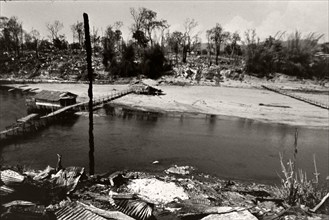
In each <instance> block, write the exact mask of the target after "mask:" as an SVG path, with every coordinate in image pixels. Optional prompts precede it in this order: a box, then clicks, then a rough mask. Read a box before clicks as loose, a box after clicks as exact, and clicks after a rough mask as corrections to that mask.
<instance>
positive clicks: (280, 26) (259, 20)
mask: <svg viewBox="0 0 329 220" xmlns="http://www.w3.org/2000/svg"><path fill="white" fill-rule="evenodd" d="M131 7H135V8H137V7H146V8H148V9H151V10H153V11H155V12H157V13H158V18H163V19H166V20H167V21H168V23H169V24H170V26H171V27H170V30H171V31H175V30H179V31H182V30H183V29H182V24H183V22H184V20H185V19H186V18H194V19H195V20H196V21H197V22H198V24H199V25H198V27H197V30H196V32H198V31H200V32H201V34H200V37H201V38H202V39H203V42H205V39H206V38H205V36H206V30H208V29H210V28H211V27H213V26H215V25H216V23H220V24H221V25H222V26H223V27H224V29H226V30H228V31H231V32H234V31H238V32H239V33H240V35H242V37H243V35H244V34H243V33H244V32H245V30H247V29H252V28H255V29H256V33H257V36H259V37H260V38H261V39H264V37H267V36H269V35H272V36H273V35H275V34H276V33H277V31H286V32H287V33H291V32H293V31H295V30H299V31H301V32H303V33H304V34H307V33H309V32H317V33H319V34H324V35H325V36H324V38H323V40H322V41H329V40H328V36H329V34H328V32H329V30H328V26H329V24H328V7H329V6H328V0H317V1H315V0H308V1H305V0H304V1H303V0H299V1H287V0H285V1H283V0H282V1H268V0H259V1H257V0H254V1H248V0H245V1H201V0H200V1H142V0H139V1H109V0H94V1H83V0H80V1H79V0H75V1H63V0H62V1H56V0H53V1H45V0H44V1H28V0H26V1H23V0H21V1H10V0H7V1H6V2H3V1H1V0H0V12H1V14H0V15H1V16H6V17H11V16H17V17H18V19H19V20H20V21H22V22H23V28H24V29H25V30H27V31H31V30H32V28H35V29H37V30H39V32H40V33H41V35H42V36H44V37H46V36H47V35H49V34H48V33H47V29H46V23H47V22H53V21H54V20H59V21H61V22H63V23H64V29H63V30H62V31H61V33H62V34H65V35H66V37H67V40H69V41H70V42H71V41H72V32H71V30H70V25H71V24H73V23H75V22H77V21H82V20H83V18H82V13H83V12H86V13H88V15H89V20H90V26H91V28H92V27H93V26H95V27H97V28H99V33H100V34H101V31H102V30H105V28H106V26H108V25H110V24H113V23H114V22H115V21H122V22H123V24H124V26H123V37H124V39H130V38H131V34H130V32H129V27H130V26H131V24H132V22H133V20H132V18H131V15H130V12H129V8H131Z"/></svg>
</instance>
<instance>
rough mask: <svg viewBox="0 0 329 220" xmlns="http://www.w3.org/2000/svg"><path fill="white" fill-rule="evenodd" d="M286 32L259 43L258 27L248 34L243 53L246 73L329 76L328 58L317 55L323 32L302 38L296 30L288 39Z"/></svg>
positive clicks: (304, 76)
mask: <svg viewBox="0 0 329 220" xmlns="http://www.w3.org/2000/svg"><path fill="white" fill-rule="evenodd" d="M283 35H284V33H281V34H280V33H278V34H277V35H276V36H274V37H272V36H269V37H268V38H266V40H265V41H264V42H260V41H259V39H256V31H255V30H249V31H247V32H246V33H245V36H246V45H245V46H246V47H245V51H244V56H245V61H246V70H247V72H251V73H256V74H257V75H259V76H269V75H270V74H272V73H275V72H280V73H284V74H287V75H292V76H298V77H301V78H310V77H318V78H324V77H326V73H328V70H329V69H328V57H327V58H326V57H323V56H316V53H317V52H320V51H321V50H322V49H321V46H320V45H319V44H318V41H319V40H320V39H321V37H322V35H317V34H315V33H310V34H309V35H307V36H306V37H304V38H302V34H301V33H300V32H298V31H296V32H295V33H293V34H291V35H289V37H288V39H287V40H283ZM323 52H325V51H323Z"/></svg>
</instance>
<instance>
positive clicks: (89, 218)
mask: <svg viewBox="0 0 329 220" xmlns="http://www.w3.org/2000/svg"><path fill="white" fill-rule="evenodd" d="M55 215H56V218H57V219H59V220H60V219H74V220H75V219H76V220H78V219H79V220H105V218H103V217H101V216H99V215H97V214H94V213H93V212H91V211H89V210H86V209H85V208H84V207H82V206H81V205H79V204H77V203H75V202H73V203H71V204H69V205H66V206H64V207H63V208H61V209H59V210H57V211H56V212H55Z"/></svg>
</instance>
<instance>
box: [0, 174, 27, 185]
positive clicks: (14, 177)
mask: <svg viewBox="0 0 329 220" xmlns="http://www.w3.org/2000/svg"><path fill="white" fill-rule="evenodd" d="M24 179H25V177H24V176H23V175H21V174H19V173H17V172H15V171H13V170H3V171H0V180H1V181H2V182H3V183H4V184H5V185H6V186H10V185H16V184H19V183H22V182H23V181H24Z"/></svg>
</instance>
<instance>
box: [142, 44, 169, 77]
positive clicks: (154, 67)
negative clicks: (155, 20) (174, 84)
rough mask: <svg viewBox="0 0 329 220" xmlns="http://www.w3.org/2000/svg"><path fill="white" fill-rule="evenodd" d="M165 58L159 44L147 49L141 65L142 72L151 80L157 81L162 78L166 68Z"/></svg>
mask: <svg viewBox="0 0 329 220" xmlns="http://www.w3.org/2000/svg"><path fill="white" fill-rule="evenodd" d="M165 61H166V59H165V57H164V54H163V51H162V49H161V47H160V46H159V45H158V44H157V45H155V46H154V47H152V48H149V49H146V50H145V52H144V55H143V60H142V63H141V72H142V74H144V75H145V76H147V77H149V78H151V79H157V78H159V77H161V76H162V74H163V72H164V70H165V68H164V65H165Z"/></svg>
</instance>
